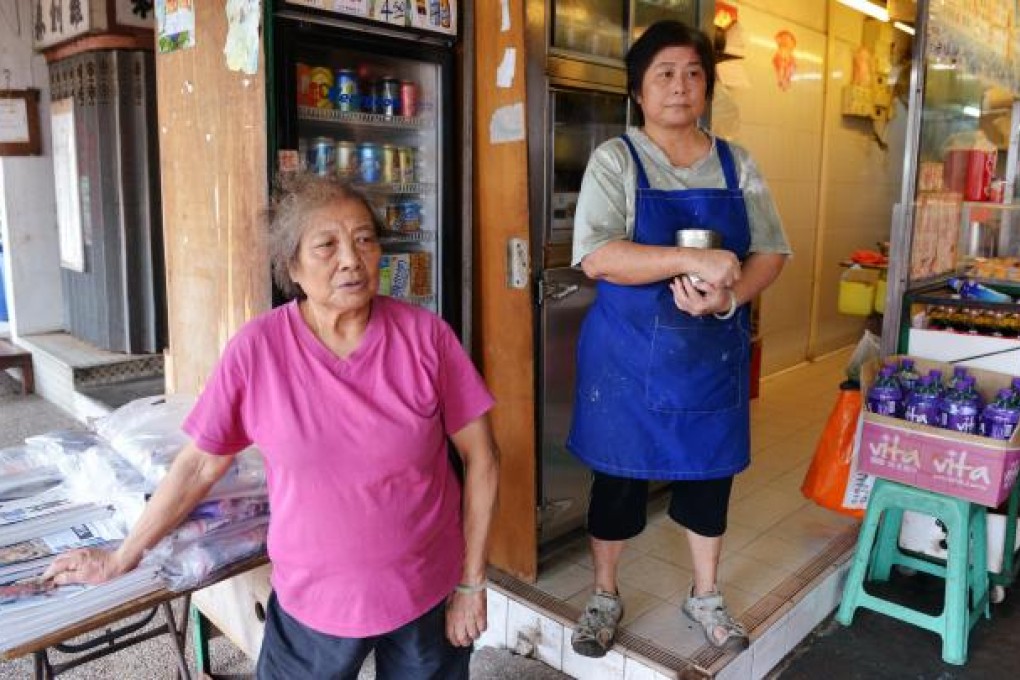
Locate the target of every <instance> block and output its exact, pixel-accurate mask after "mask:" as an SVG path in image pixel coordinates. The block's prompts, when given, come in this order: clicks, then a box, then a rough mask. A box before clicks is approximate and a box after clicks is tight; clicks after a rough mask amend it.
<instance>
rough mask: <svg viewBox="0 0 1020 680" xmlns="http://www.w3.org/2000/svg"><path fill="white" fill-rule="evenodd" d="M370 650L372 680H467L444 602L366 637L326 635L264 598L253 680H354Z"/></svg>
mask: <svg viewBox="0 0 1020 680" xmlns="http://www.w3.org/2000/svg"><path fill="white" fill-rule="evenodd" d="M372 650H375V669H376V678H377V680H467V678H468V663H469V661H470V658H471V648H470V647H454V646H453V645H452V644H450V641H449V640H447V639H446V603H445V602H441V603H439V604H438V605H436V606H435V607H433V608H432V609H431V610H429V611H427V612H425V613H424V614H422V615H421V616H419V617H418V618H417V619H415V620H414V621H411V622H410V623H408V624H405V625H404V626H401V627H400V628H398V629H396V630H394V631H391V632H389V633H386V634H384V635H377V636H375V637H369V638H344V637H336V636H335V635H327V634H325V633H320V632H318V631H316V630H312V629H311V628H309V627H307V626H305V625H304V624H302V623H301V622H300V621H298V620H296V619H295V618H293V617H292V616H290V614H288V613H287V612H285V611H283V609H282V608H281V607H280V605H279V603H278V602H277V601H276V593H273V594H272V595H271V596H270V597H269V607H268V608H267V611H266V629H265V636H264V637H263V639H262V652H261V653H260V654H259V662H258V669H257V671H256V674H257V677H258V680H296V679H297V678H301V679H302V680H304V679H306V678H307V679H308V680H318V679H319V678H323V679H325V678H329V679H330V680H348V679H349V680H356V679H357V677H358V671H360V670H361V665H362V663H364V661H365V657H367V656H368V654H369V652H371V651H372Z"/></svg>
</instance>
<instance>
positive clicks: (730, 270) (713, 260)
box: [688, 248, 740, 288]
mask: <svg viewBox="0 0 1020 680" xmlns="http://www.w3.org/2000/svg"><path fill="white" fill-rule="evenodd" d="M695 252H697V268H696V269H694V270H693V271H690V272H688V273H691V274H695V275H697V277H698V278H699V279H701V280H702V281H705V282H706V283H710V284H712V285H713V286H717V287H719V288H732V287H733V284H734V283H736V282H737V280H738V279H740V260H738V259H737V256H736V255H734V254H733V253H731V252H730V251H728V250H718V249H714V248H712V249H708V250H698V251H695Z"/></svg>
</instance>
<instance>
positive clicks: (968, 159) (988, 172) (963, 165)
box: [944, 148, 997, 201]
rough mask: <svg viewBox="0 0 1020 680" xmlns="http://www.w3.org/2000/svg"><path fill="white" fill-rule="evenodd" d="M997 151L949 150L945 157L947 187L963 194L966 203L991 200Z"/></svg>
mask: <svg viewBox="0 0 1020 680" xmlns="http://www.w3.org/2000/svg"><path fill="white" fill-rule="evenodd" d="M996 153H997V151H996V150H995V149H994V148H992V149H984V148H980V149H949V150H947V151H946V155H945V171H944V172H945V186H946V189H948V190H949V191H958V192H960V193H961V194H963V200H965V201H987V200H990V196H991V187H992V177H994V176H995V159H996Z"/></svg>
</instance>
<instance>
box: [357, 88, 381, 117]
mask: <svg viewBox="0 0 1020 680" xmlns="http://www.w3.org/2000/svg"><path fill="white" fill-rule="evenodd" d="M380 87H382V84H381V83H380V82H379V81H378V80H365V81H363V82H362V83H361V110H362V111H364V112H365V113H379V96H380V94H379V88H380Z"/></svg>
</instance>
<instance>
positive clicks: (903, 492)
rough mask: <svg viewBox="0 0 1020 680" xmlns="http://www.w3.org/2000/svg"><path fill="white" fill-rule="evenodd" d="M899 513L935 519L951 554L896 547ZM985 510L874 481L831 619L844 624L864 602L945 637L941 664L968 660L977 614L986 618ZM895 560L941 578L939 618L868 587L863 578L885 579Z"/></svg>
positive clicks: (946, 497)
mask: <svg viewBox="0 0 1020 680" xmlns="http://www.w3.org/2000/svg"><path fill="white" fill-rule="evenodd" d="M904 510H912V511H914V512H919V513H922V514H925V515H929V516H931V517H935V518H937V519H940V520H942V523H943V524H945V526H946V532H947V534H948V543H949V551H948V555H947V559H946V562H945V563H944V564H943V563H942V562H940V561H933V560H931V559H921V558H918V557H913V556H911V555H908V554H905V553H903V552H902V551H901V550H900V549H899V534H900V524H901V522H902V520H903V511H904ZM986 512H987V511H986V509H985V507H984V506H981V505H977V504H974V503H971V502H970V501H965V500H963V499H960V498H953V497H951V496H945V495H943V494H940V493H936V492H934V491H925V490H924V489H916V488H914V487H911V486H905V485H903V484H897V483H896V482H891V481H889V480H886V479H877V480H875V486H874V488H873V489H872V491H871V497H870V498H869V499H868V511H867V513H866V514H865V516H864V525H863V526H862V527H861V533H860V537H859V538H858V541H857V551H856V553H855V554H854V561H853V565H852V566H851V567H850V574H849V576H848V577H847V582H846V589H845V590H844V591H843V601H842V602H841V603H840V605H839V612H838V613H837V614H836V620H837V621H839V622H840V623H842V624H843V625H844V626H849V625H850V623H851V622H852V621H853V618H854V612H855V611H856V610H857V608H858V607H865V608H867V609H871V610H872V611H876V612H879V613H882V614H885V615H887V616H891V617H893V618H895V619H899V620H900V621H904V622H906V623H910V624H913V625H915V626H918V627H919V628H924V629H926V630H930V631H932V632H934V633H938V634H939V635H940V636H942V659H943V661H945V662H946V663H951V664H957V665H960V664H964V663H966V662H967V640H968V637H969V635H970V630H971V628H973V627H974V624H975V623H977V621H978V619H980V618H981V615H982V614H984V616H985V617H986V618H991V615H990V613H989V606H988V567H987V559H988V557H987V555H988V552H987V546H986V543H987V538H988V534H987V515H986ZM960 536H969V537H970V540H960V538H959V537H960ZM893 565H902V566H905V567H910V568H912V569H916V570H917V571H923V572H925V573H926V574H932V575H934V576H940V577H942V578H944V579H945V581H946V598H945V604H944V606H943V608H942V613H941V614H940V615H938V616H932V615H930V614H925V613H923V612H920V611H917V610H916V609H911V608H910V607H906V606H904V605H901V604H897V603H895V602H890V601H888V600H885V599H882V598H880V597H876V596H874V595H871V594H869V593H867V592H865V590H864V583H865V581H869V580H870V581H888V580H889V574H890V572H891V570H892V567H893Z"/></svg>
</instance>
